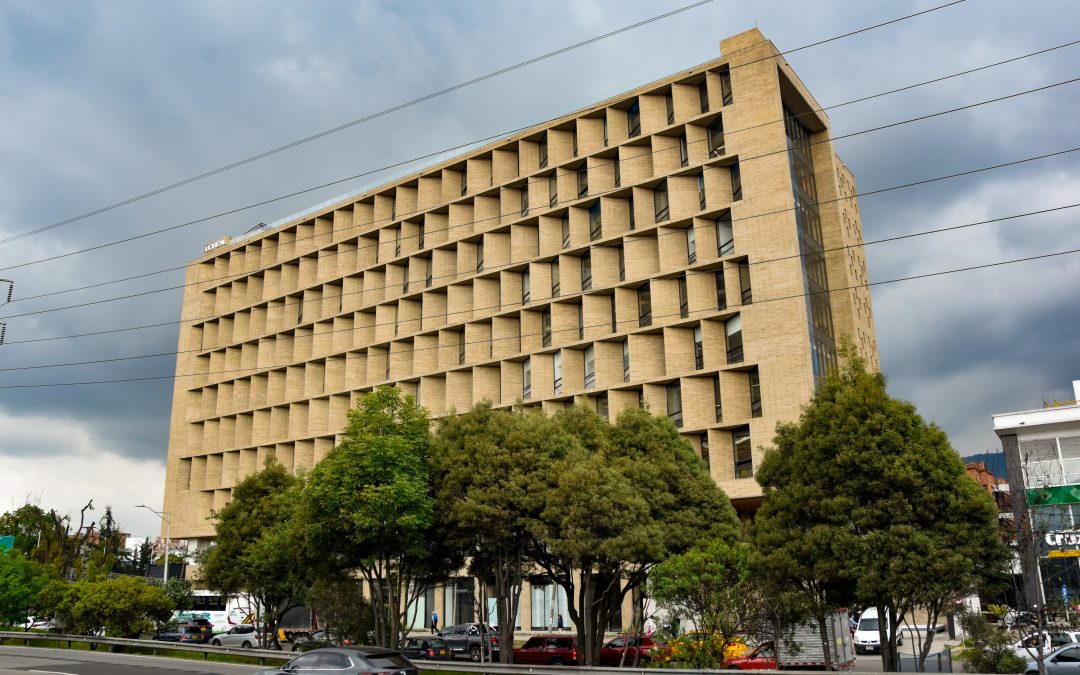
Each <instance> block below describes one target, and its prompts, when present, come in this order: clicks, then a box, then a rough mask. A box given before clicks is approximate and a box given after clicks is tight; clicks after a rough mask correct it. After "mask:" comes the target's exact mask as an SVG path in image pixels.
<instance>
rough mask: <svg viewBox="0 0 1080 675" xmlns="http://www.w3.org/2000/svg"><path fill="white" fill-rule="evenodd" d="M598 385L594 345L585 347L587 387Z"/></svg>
mask: <svg viewBox="0 0 1080 675" xmlns="http://www.w3.org/2000/svg"><path fill="white" fill-rule="evenodd" d="M595 386H596V350H595V349H594V348H593V346H592V345H589V346H588V347H586V348H585V388H586V389H592V388H593V387H595Z"/></svg>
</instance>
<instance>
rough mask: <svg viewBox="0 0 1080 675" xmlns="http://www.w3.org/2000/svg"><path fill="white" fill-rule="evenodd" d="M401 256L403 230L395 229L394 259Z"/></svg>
mask: <svg viewBox="0 0 1080 675" xmlns="http://www.w3.org/2000/svg"><path fill="white" fill-rule="evenodd" d="M399 255H401V228H400V227H398V228H395V229H394V257H395V258H396V257H398V256H399Z"/></svg>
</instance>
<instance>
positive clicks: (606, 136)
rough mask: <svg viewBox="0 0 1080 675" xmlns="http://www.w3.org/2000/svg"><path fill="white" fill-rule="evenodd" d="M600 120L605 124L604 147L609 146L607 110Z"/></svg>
mask: <svg viewBox="0 0 1080 675" xmlns="http://www.w3.org/2000/svg"><path fill="white" fill-rule="evenodd" d="M600 122H601V124H603V127H604V147H605V148H606V147H607V145H608V134H607V111H605V112H604V116H603V117H601V118H600Z"/></svg>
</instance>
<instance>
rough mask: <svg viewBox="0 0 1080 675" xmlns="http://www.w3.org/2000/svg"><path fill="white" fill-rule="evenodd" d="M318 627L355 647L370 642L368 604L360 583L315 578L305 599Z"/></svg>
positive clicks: (344, 578)
mask: <svg viewBox="0 0 1080 675" xmlns="http://www.w3.org/2000/svg"><path fill="white" fill-rule="evenodd" d="M307 600H308V605H310V606H311V608H312V609H313V610H315V614H316V616H318V618H319V623H320V625H322V626H323V627H324V628H328V629H330V632H331V634H332V635H343V636H346V637H349V638H351V639H352V640H353V641H354V643H356V644H370V643H371V642H372V640H374V637H375V636H374V632H375V631H374V629H375V624H374V621H373V618H372V612H371V603H370V602H368V599H367V598H365V597H364V589H363V586H362V584H361V582H360V581H358V580H357V579H354V578H352V577H349V576H338V577H325V578H319V579H317V580H316V581H315V583H314V585H312V587H311V590H309V591H308V595H307Z"/></svg>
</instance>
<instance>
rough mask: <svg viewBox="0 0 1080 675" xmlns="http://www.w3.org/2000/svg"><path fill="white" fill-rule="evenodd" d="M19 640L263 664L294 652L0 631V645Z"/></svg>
mask: <svg viewBox="0 0 1080 675" xmlns="http://www.w3.org/2000/svg"><path fill="white" fill-rule="evenodd" d="M18 642H22V643H23V646H26V647H29V646H30V643H31V642H61V643H65V642H66V643H67V647H68V649H70V648H71V645H72V644H73V643H83V644H89V645H90V648H91V649H96V648H97V646H98V645H108V646H109V647H110V649H111V648H112V647H114V646H116V647H137V648H139V649H145V650H149V651H150V652H151V653H152V654H153V655H154V656H157V655H158V652H159V651H161V652H197V653H201V654H203V659H204V660H205V659H209V657H210V655H211V654H229V655H232V656H246V657H249V658H252V659H256V660H257V661H258V662H259V665H265V664H266V661H267V660H268V659H269V660H274V661H287V660H289V659H291V658H292V657H294V656H296V654H293V653H290V652H285V651H278V650H275V649H248V648H244V647H214V646H212V645H197V644H191V643H187V642H165V641H163V640H136V639H131V638H114V637H103V636H97V635H61V634H59V633H30V632H22V631H0V646H3V645H7V644H16V643H18Z"/></svg>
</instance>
